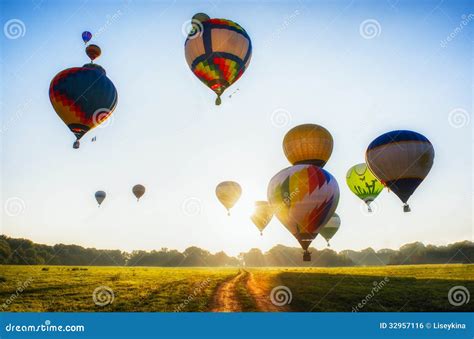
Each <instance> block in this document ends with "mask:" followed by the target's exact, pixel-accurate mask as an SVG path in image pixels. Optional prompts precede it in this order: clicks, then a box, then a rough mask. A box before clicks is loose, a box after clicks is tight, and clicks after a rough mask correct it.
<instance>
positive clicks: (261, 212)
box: [250, 201, 273, 235]
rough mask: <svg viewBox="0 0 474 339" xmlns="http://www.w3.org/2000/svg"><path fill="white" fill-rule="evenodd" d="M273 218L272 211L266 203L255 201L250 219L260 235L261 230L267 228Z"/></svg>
mask: <svg viewBox="0 0 474 339" xmlns="http://www.w3.org/2000/svg"><path fill="white" fill-rule="evenodd" d="M272 217H273V209H272V206H271V205H270V203H269V202H268V201H256V202H255V211H254V213H253V214H252V216H251V217H250V219H252V222H253V223H254V224H255V226H257V228H258V230H259V231H260V235H262V232H263V230H264V229H265V227H267V225H268V223H269V222H270V220H272Z"/></svg>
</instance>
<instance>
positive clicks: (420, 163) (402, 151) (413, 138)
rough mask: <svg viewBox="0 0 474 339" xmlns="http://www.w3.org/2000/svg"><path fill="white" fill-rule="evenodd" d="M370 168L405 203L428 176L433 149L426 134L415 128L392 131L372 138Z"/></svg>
mask: <svg viewBox="0 0 474 339" xmlns="http://www.w3.org/2000/svg"><path fill="white" fill-rule="evenodd" d="M365 157H366V162H367V165H368V166H369V168H370V171H371V172H372V173H373V174H374V175H375V176H376V177H377V178H378V179H379V180H380V181H381V182H382V184H384V185H385V186H387V187H388V188H389V189H390V190H391V191H393V192H394V193H395V194H396V195H397V196H398V197H399V198H400V200H401V201H402V202H403V211H404V212H409V211H410V207H409V205H408V203H407V202H408V199H409V198H410V196H411V195H412V194H413V192H414V191H415V190H416V188H417V187H418V186H419V185H420V184H421V182H422V181H423V179H425V178H426V176H427V175H428V173H429V171H430V170H431V167H432V166H433V160H434V148H433V145H432V144H431V142H430V141H429V140H428V139H427V138H426V137H425V136H423V135H421V134H420V133H417V132H413V131H406V130H400V131H392V132H388V133H385V134H382V135H381V136H379V137H378V138H376V139H375V140H374V141H372V142H371V143H370V145H369V147H368V148H367V151H366V153H365Z"/></svg>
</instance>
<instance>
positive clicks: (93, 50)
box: [86, 45, 102, 62]
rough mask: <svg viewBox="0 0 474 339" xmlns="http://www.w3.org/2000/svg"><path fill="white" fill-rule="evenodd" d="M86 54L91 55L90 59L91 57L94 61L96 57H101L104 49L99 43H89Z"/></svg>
mask: <svg viewBox="0 0 474 339" xmlns="http://www.w3.org/2000/svg"><path fill="white" fill-rule="evenodd" d="M86 54H87V56H88V57H89V59H91V61H92V62H93V61H94V60H95V59H97V58H98V57H100V55H101V54H102V51H101V49H100V47H99V46H97V45H89V46H87V47H86Z"/></svg>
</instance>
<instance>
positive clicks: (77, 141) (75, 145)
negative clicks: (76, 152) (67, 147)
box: [72, 140, 81, 149]
mask: <svg viewBox="0 0 474 339" xmlns="http://www.w3.org/2000/svg"><path fill="white" fill-rule="evenodd" d="M80 145H81V143H80V142H79V140H76V141H74V143H73V144H72V148H74V149H78V148H79V146H80Z"/></svg>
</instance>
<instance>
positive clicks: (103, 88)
mask: <svg viewBox="0 0 474 339" xmlns="http://www.w3.org/2000/svg"><path fill="white" fill-rule="evenodd" d="M49 99H50V100H51V104H52V105H53V108H54V110H55V111H56V113H57V114H58V116H59V117H60V118H61V119H62V120H63V121H64V123H65V124H66V125H67V127H69V129H70V130H71V132H72V133H74V135H75V136H76V142H75V143H74V148H78V147H79V140H80V139H81V138H82V137H83V136H84V134H86V133H87V132H88V131H89V130H91V129H93V128H94V127H96V126H98V125H100V124H101V123H102V122H104V121H105V120H106V119H108V118H109V117H110V115H111V114H112V112H113V111H114V109H115V106H116V105H117V90H116V89H115V86H114V84H113V83H112V81H111V80H110V79H109V78H108V77H107V76H106V73H105V70H104V69H103V68H102V67H101V66H99V65H96V64H86V65H84V66H83V67H73V68H68V69H66V70H64V71H61V72H59V73H58V74H57V75H56V76H55V77H54V78H53V80H52V81H51V85H50V87H49Z"/></svg>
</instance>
